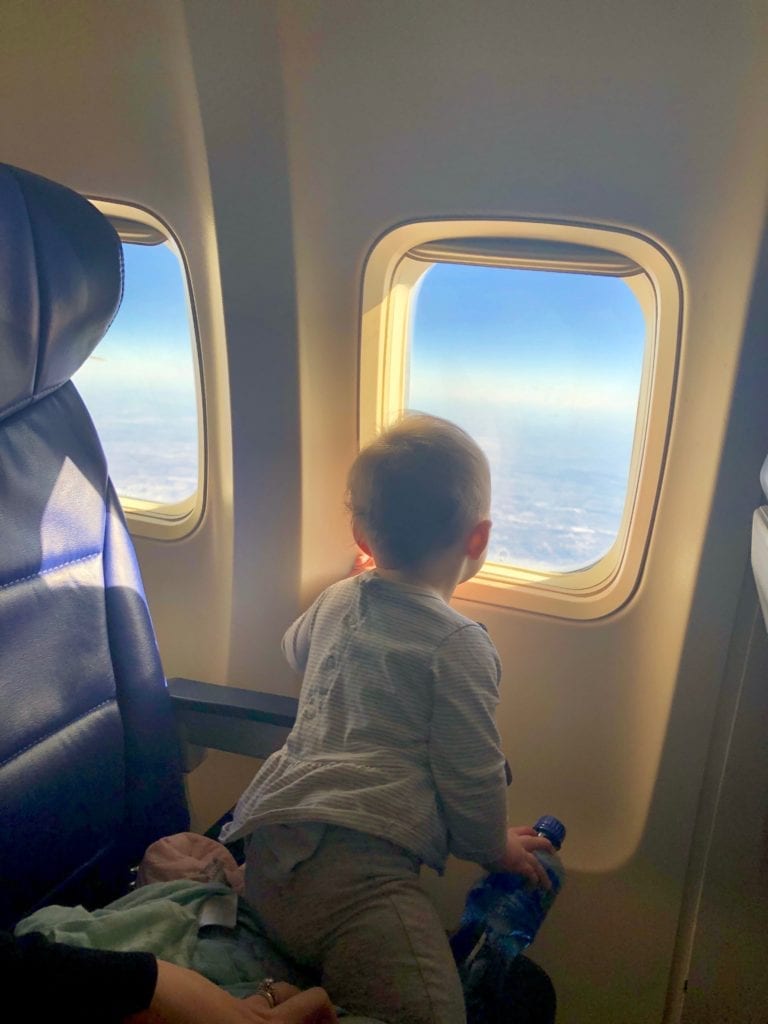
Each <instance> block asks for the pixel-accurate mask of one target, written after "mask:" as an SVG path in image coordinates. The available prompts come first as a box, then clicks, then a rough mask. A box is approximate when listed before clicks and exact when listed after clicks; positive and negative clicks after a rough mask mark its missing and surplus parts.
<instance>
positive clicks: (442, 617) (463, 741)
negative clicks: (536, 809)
mask: <svg viewBox="0 0 768 1024" xmlns="http://www.w3.org/2000/svg"><path fill="white" fill-rule="evenodd" d="M283 650H284V652H285V655H286V657H287V659H288V661H289V663H290V664H291V665H292V667H293V668H294V669H296V670H297V671H299V672H303V673H304V683H303V686H302V691H301V697H300V701H299V709H298V716H297V720H296V724H295V726H294V728H293V730H292V732H291V734H290V736H289V737H288V740H287V742H286V744H285V746H284V747H283V748H282V749H281V750H279V751H277V753H275V754H273V755H272V756H271V757H270V758H268V760H267V761H266V762H265V763H264V765H263V766H262V768H261V769H260V770H259V772H258V774H257V775H256V777H255V778H254V780H253V781H252V783H251V785H250V786H249V787H248V789H247V790H246V792H245V793H244V794H243V796H242V797H241V799H240V801H239V803H238V805H237V810H236V812H235V818H234V821H233V822H232V824H231V825H229V826H227V828H226V829H225V830H224V831H223V832H222V839H226V840H232V839H236V838H238V837H239V836H242V835H246V834H248V833H250V832H252V831H253V830H254V829H256V828H257V827H258V826H259V825H273V824H288V823H295V822H324V823H327V824H332V825H341V826H344V827H346V828H353V829H356V830H358V831H361V832H367V833H370V834H372V835H376V836H380V837H383V838H385V839H388V840H390V841H391V842H393V843H396V844H398V845H399V846H402V847H404V848H405V849H407V850H409V851H410V852H411V853H413V854H415V855H416V856H417V857H418V858H419V859H420V860H421V861H422V862H424V863H426V864H429V865H430V866H432V867H435V868H437V869H438V870H442V868H443V866H444V863H445V858H446V856H447V854H448V853H449V852H451V853H453V854H454V855H456V856H457V857H460V858H463V859H465V860H471V861H476V862H477V863H480V864H488V863H490V862H492V861H494V860H497V859H498V858H499V857H501V856H502V854H503V853H504V849H505V838H506V790H505V761H504V755H503V754H502V752H501V747H500V742H499V735H498V731H497V729H496V724H495V720H494V714H495V709H496V704H497V703H498V686H499V676H500V665H499V658H498V655H497V653H496V649H495V647H494V646H493V644H492V643H491V640H490V638H489V637H488V635H487V633H486V632H485V630H484V629H483V627H482V626H480V625H478V623H476V622H473V621H472V620H471V619H468V618H466V617H465V616H464V615H461V614H460V613H459V612H457V611H455V610H454V609H453V608H451V607H450V606H449V605H447V604H446V603H445V602H444V601H443V600H441V598H440V597H438V596H437V595H436V594H434V593H432V592H431V591H429V590H425V589H422V588H419V587H414V586H410V585H406V584H401V583H394V582H391V581H389V580H384V579H382V578H381V577H380V576H378V575H377V574H376V573H375V572H369V573H364V574H362V575H360V576H356V577H354V578H352V579H348V580H343V581H341V582H340V583H336V584H334V585H333V586H331V587H329V588H328V589H327V590H326V591H324V592H323V593H322V594H321V595H320V597H319V598H318V599H317V600H316V601H315V603H314V604H313V605H312V606H311V607H310V608H309V609H308V611H306V612H305V613H304V615H302V616H301V617H300V618H299V619H298V620H297V621H296V622H295V623H294V624H293V625H292V626H291V627H290V629H289V630H288V631H287V633H286V634H285V637H284V638H283Z"/></svg>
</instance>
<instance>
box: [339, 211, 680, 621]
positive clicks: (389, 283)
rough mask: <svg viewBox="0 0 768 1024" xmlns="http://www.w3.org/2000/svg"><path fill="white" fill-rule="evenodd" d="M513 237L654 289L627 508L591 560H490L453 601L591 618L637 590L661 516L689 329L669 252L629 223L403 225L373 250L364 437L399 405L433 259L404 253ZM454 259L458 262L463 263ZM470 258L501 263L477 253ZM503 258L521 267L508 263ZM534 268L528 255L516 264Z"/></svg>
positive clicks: (647, 301)
mask: <svg viewBox="0 0 768 1024" xmlns="http://www.w3.org/2000/svg"><path fill="white" fill-rule="evenodd" d="M462 238H464V239H467V240H469V239H473V240H476V239H477V238H483V239H505V240H519V241H520V243H521V244H523V245H524V243H526V242H532V243H534V245H535V244H537V243H543V245H544V246H546V247H548V248H549V249H550V250H551V251H552V252H555V253H556V251H557V246H561V247H563V249H564V250H565V247H567V246H578V247H587V248H588V249H591V250H602V252H603V253H605V255H606V256H607V257H608V256H611V255H614V254H617V255H618V256H620V257H623V258H625V259H628V260H631V261H632V262H634V263H635V264H637V265H638V267H639V268H640V269H641V271H642V272H643V273H644V275H645V277H646V278H647V280H648V282H649V284H650V288H649V289H646V294H645V295H644V296H643V297H642V299H641V305H642V307H643V312H644V314H645V317H646V326H647V332H648V335H647V340H646V349H645V353H644V357H643V370H642V380H641V385H640V396H639V401H638V415H637V419H636V423H635V440H634V444H633V449H632V458H631V464H630V474H629V481H628V486H627V496H626V499H625V506H624V514H623V516H622V520H621V525H620V527H619V531H618V535H617V537H616V540H615V541H614V543H613V545H612V546H611V548H610V549H609V551H608V552H607V553H606V554H605V555H604V556H603V557H602V558H600V559H599V560H598V561H597V562H595V563H594V564H592V565H590V566H587V567H585V568H584V569H580V570H577V571H573V572H566V573H554V572H544V571H536V570H530V569H522V568H515V567H511V566H501V565H486V567H484V569H483V570H482V571H481V572H480V573H479V574H478V575H477V576H476V577H475V578H474V579H472V580H470V581H468V582H467V583H464V584H462V585H461V586H460V587H458V588H457V590H456V594H455V596H456V598H459V599H466V600H470V601H476V602H479V603H481V604H490V605H497V606H501V607H509V608H516V609H519V610H522V611H528V612H537V613H539V614H545V615H553V616H557V617H561V618H566V619H576V620H590V619H597V618H602V617H604V616H606V615H609V614H611V613H612V612H615V611H617V610H618V609H619V608H621V607H623V606H624V605H625V604H626V603H627V601H629V600H630V599H631V597H632V595H633V594H634V593H635V591H636V589H637V587H638V585H639V582H640V579H641V576H642V570H643V566H644V563H645V557H646V553H647V550H648V545H649V543H650V538H651V532H652V527H653V521H654V517H655V513H656V506H657V502H658V495H659V490H660V487H661V481H662V476H663V469H664V463H665V459H666V452H667V444H668V439H669V432H670V429H671V423H672V413H673V405H674V396H675V387H676V380H677V370H678V362H679V355H680V342H681V327H682V287H681V279H680V276H679V274H678V272H677V269H676V268H675V265H674V263H673V262H672V260H671V259H670V257H669V256H668V254H667V253H666V251H665V250H664V249H663V248H662V247H661V246H660V245H659V244H658V243H656V242H655V241H653V240H651V239H649V238H647V237H645V236H642V235H640V234H638V233H635V232H633V231H631V230H628V229H620V228H615V227H608V226H598V225H589V224H574V223H564V222H557V221H537V220H526V219H515V220H506V219H505V220H490V219H473V220H469V219H461V220H424V221H416V222H410V223H407V224H402V225H399V226H397V227H395V228H393V229H392V230H390V231H388V232H387V233H386V234H384V235H383V236H381V237H380V238H379V240H378V241H377V242H376V243H375V244H374V245H373V247H372V248H371V250H370V252H369V254H368V257H367V260H366V264H365V269H364V272H363V282H362V298H361V305H362V313H361V319H360V378H359V439H360V444H361V446H363V445H365V444H367V443H369V442H370V441H371V440H372V439H373V438H374V437H375V436H376V435H377V434H378V433H379V432H380V431H381V430H382V429H383V428H385V427H386V426H387V425H388V424H389V423H391V422H392V420H393V419H395V418H396V417H397V416H398V415H399V414H400V413H401V412H402V410H403V404H404V394H405V386H406V379H407V376H406V375H407V367H408V360H407V344H408V325H409V319H410V309H409V307H410V303H411V299H412V297H413V296H414V295H415V294H417V291H418V282H419V279H420V278H421V276H422V274H423V273H424V272H425V271H426V269H428V268H429V266H432V265H434V263H436V262H438V260H434V261H433V262H432V263H429V262H424V261H423V256H421V257H420V259H421V261H422V264H421V267H422V268H423V269H420V268H418V267H417V261H416V260H415V259H413V258H410V259H409V258H408V256H409V253H411V251H412V250H414V249H417V248H418V247H422V246H424V247H429V246H432V247H435V246H437V245H438V242H439V240H441V239H450V240H451V242H452V243H454V242H456V241H458V240H460V239H462ZM456 261H457V260H454V262H456ZM466 262H474V263H476V264H477V263H482V264H483V265H493V264H491V263H490V262H487V261H483V260H482V259H478V258H477V257H474V256H473V257H471V258H469V259H467V260H466ZM506 265H513V264H512V263H507V264H506ZM514 265H518V266H521V267H531V266H532V262H531V261H530V260H528V261H527V262H526V259H525V257H521V261H520V262H517V263H515V264H514Z"/></svg>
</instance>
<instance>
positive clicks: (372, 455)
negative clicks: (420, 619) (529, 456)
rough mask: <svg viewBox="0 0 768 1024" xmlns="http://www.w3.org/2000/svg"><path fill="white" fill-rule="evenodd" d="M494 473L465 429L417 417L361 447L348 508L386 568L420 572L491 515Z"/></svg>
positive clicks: (349, 479)
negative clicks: (433, 558)
mask: <svg viewBox="0 0 768 1024" xmlns="http://www.w3.org/2000/svg"><path fill="white" fill-rule="evenodd" d="M490 491H491V473H490V468H489V466H488V460H487V459H486V457H485V455H484V454H483V452H482V451H481V449H480V447H479V446H478V445H477V444H476V443H475V441H473V440H472V438H471V437H470V436H469V434H467V433H466V432H465V431H464V430H462V429H461V427H457V426H456V424H455V423H451V422H449V421H448V420H444V419H440V418H439V417H437V416H427V415H425V414H423V413H412V414H408V415H405V416H403V418H402V419H400V420H399V421H398V422H397V423H396V424H395V425H394V426H392V427H390V428H389V430H387V431H385V432H384V433H383V434H381V435H380V436H379V437H377V438H376V440H375V441H373V442H372V443H371V444H369V445H368V446H367V447H366V448H364V449H363V450H362V451H361V452H360V454H359V455H358V456H357V458H356V459H355V461H354V462H353V463H352V467H351V469H350V471H349V476H348V477H347V508H348V509H349V511H350V513H351V514H352V517H353V519H356V520H358V521H359V523H360V525H361V526H362V528H363V530H364V531H365V533H366V536H367V537H368V539H369V540H370V542H371V544H372V545H373V547H374V548H376V549H377V552H378V555H379V558H380V560H381V563H382V566H383V567H387V568H392V569H418V568H419V567H420V566H422V565H424V564H425V563H426V562H428V561H429V560H430V559H431V558H432V557H434V556H436V555H438V554H439V553H440V552H442V551H444V550H446V549H447V548H449V547H450V546H451V545H452V544H454V543H456V541H458V540H460V539H461V537H462V536H463V535H464V534H465V533H466V532H467V531H468V530H471V529H472V527H473V526H474V525H475V524H476V523H477V522H479V521H480V520H481V519H482V517H483V516H486V515H487V514H488V511H489V506H490Z"/></svg>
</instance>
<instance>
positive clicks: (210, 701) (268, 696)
mask: <svg viewBox="0 0 768 1024" xmlns="http://www.w3.org/2000/svg"><path fill="white" fill-rule="evenodd" d="M168 692H169V693H170V696H171V703H172V706H173V710H174V714H175V716H176V721H177V723H178V725H179V729H180V732H181V736H182V740H183V741H185V742H186V743H187V744H192V745H194V746H198V747H213V748H214V749H215V750H227V751H230V752H231V753H234V754H246V755H248V756H249V757H267V756H268V755H269V754H271V753H272V752H273V751H274V750H277V749H278V748H279V747H281V746H282V745H283V743H284V742H285V738H286V736H287V735H288V733H289V731H290V729H291V727H292V726H293V723H294V721H295V720H296V712H297V709H298V704H299V702H298V700H297V699H296V698H295V697H281V696H279V695H278V694H274V693H260V692H257V691H255V690H243V689H241V688H239V687H235V686H218V685H217V684H215V683H204V682H202V681H201V680H199V679H184V678H180V677H177V678H175V679H169V680H168Z"/></svg>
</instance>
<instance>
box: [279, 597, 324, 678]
mask: <svg viewBox="0 0 768 1024" xmlns="http://www.w3.org/2000/svg"><path fill="white" fill-rule="evenodd" d="M324 594H325V591H324V592H323V593H322V594H321V595H320V596H319V597H318V598H317V600H316V601H315V602H314V603H313V604H311V605H310V606H309V608H307V610H306V611H305V612H304V614H303V615H300V616H299V617H298V619H296V621H295V622H294V623H293V625H292V626H289V627H288V629H287V630H286V631H285V635H284V636H283V643H282V647H283V654H284V655H285V660H286V661H287V662H288V664H289V665H290V666H291V668H292V669H293V671H294V672H299V673H303V672H304V670H305V669H306V667H307V658H308V657H309V642H310V640H311V639H312V629H313V627H314V625H315V617H316V615H317V610H318V608H319V607H320V603H321V602H322V600H323V597H324Z"/></svg>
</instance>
